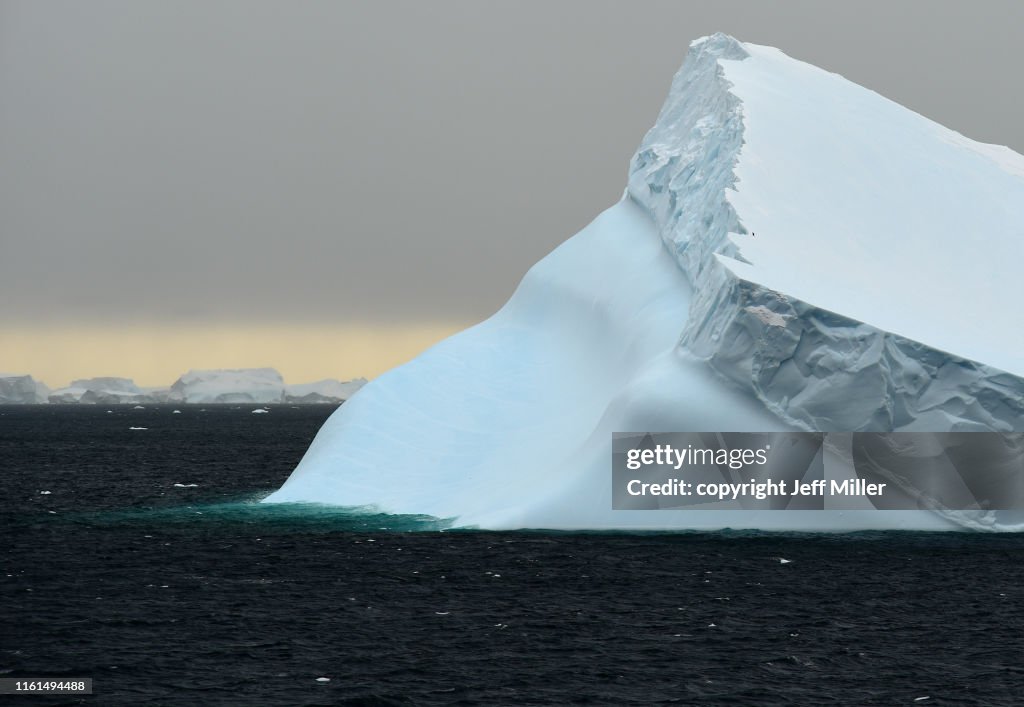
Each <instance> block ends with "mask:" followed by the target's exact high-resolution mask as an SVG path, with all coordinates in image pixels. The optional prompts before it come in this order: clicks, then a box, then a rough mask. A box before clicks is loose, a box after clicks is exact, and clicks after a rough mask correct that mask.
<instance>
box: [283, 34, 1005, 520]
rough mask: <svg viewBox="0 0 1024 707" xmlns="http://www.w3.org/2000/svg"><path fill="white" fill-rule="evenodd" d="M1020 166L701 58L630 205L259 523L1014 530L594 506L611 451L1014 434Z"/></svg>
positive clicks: (410, 378)
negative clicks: (312, 514)
mask: <svg viewBox="0 0 1024 707" xmlns="http://www.w3.org/2000/svg"><path fill="white" fill-rule="evenodd" d="M1020 262H1024V157H1022V156H1021V155H1018V154H1016V153H1014V152H1012V151H1011V150H1009V149H1007V148H1003V147H998V146H992V145H983V144H980V143H976V142H974V141H971V140H969V139H967V138H965V137H963V136H961V135H959V134H958V133H955V132H953V131H951V130H948V129H946V128H944V127H942V126H940V125H938V124H936V123H934V122H932V121H929V120H927V119H926V118H924V117H922V116H920V115H918V114H916V113H913V112H912V111H909V110H907V109H905V108H903V107H901V106H899V105H898V104H896V103H893V102H892V101H889V100H887V99H885V98H883V97H881V96H879V95H878V94H876V93H874V92H872V91H870V90H867V89H865V88H862V87H860V86H857V85H855V84H853V83H851V82H849V81H847V80H845V79H843V78H842V77H840V76H838V75H836V74H832V73H829V72H827V71H824V70H822V69H819V68H817V67H814V66H811V65H808V64H805V63H803V62H799V61H796V60H794V59H791V58H789V57H787V56H786V55H785V54H783V53H782V52H780V51H778V50H777V49H773V48H770V47H761V46H757V45H751V44H745V43H741V42H738V41H737V40H735V39H733V38H731V37H728V36H725V35H721V34H718V35H714V36H712V37H706V38H703V39H700V40H697V41H696V42H694V43H693V44H692V45H691V47H690V52H689V54H688V56H687V59H686V61H685V63H684V64H683V67H682V68H681V69H680V71H679V72H678V74H677V75H676V77H675V79H674V80H673V83H672V88H671V91H670V93H669V96H668V99H667V100H666V102H665V105H664V107H663V108H662V111H661V114H660V115H659V117H658V120H657V122H656V124H655V126H654V127H653V128H652V129H651V130H650V131H649V132H648V134H647V135H646V137H645V138H644V139H643V141H642V143H641V145H640V148H639V149H638V151H637V153H636V155H635V156H634V157H633V159H632V161H631V164H630V170H629V177H628V188H627V191H626V194H625V195H624V197H623V200H622V201H621V202H619V203H618V204H616V205H615V206H613V207H611V208H610V209H608V210H607V211H606V212H604V213H603V214H601V215H600V216H599V217H598V218H597V219H596V220H595V221H594V222H593V223H591V224H590V225H589V226H588V227H587V228H585V229H584V230H583V231H581V232H580V233H579V234H577V235H576V236H574V237H573V238H571V239H569V240H568V241H566V242H565V243H563V244H562V245H561V246H560V247H558V248H557V249H556V250H555V251H554V252H552V253H551V254H550V255H549V256H547V257H546V258H544V259H543V260H542V261H541V262H539V263H537V265H535V266H534V267H533V268H531V269H530V271H529V272H528V273H527V274H526V276H525V277H524V278H523V281H522V283H521V284H520V286H519V288H518V289H517V290H516V292H515V294H514V295H513V297H512V298H511V299H510V300H509V302H508V303H507V304H506V305H505V306H504V307H503V308H502V309H501V310H500V311H499V312H498V313H497V314H495V315H494V316H493V317H491V318H490V319H488V320H487V321H485V322H483V323H481V324H479V325H477V326H475V327H472V328H470V329H468V330H466V331H464V332H461V333H459V334H457V335H455V336H453V337H451V338H449V339H447V340H445V341H443V342H441V343H440V344H438V345H437V346H435V347H433V348H432V349H430V350H428V351H427V352H425V353H424V354H422V355H421V356H419V357H418V358H416V359H414V360H412V361H410V362H409V363H407V364H405V365H403V366H400V367H398V368H396V369H394V370H392V371H390V372H388V373H387V374H385V375H383V376H381V377H380V378H378V379H376V380H374V381H373V382H371V383H369V384H368V385H366V386H365V387H364V388H363V389H362V390H361V391H360V392H359V393H358V394H357V395H355V396H354V397H353V398H352V399H351V401H349V402H348V403H347V404H346V405H345V406H343V407H342V408H340V409H339V410H338V411H337V412H335V413H334V415H333V416H332V417H331V418H330V419H329V420H328V421H327V423H326V424H325V425H324V427H323V429H322V430H321V431H320V433H319V434H318V435H317V438H316V439H315V440H314V442H313V444H312V446H311V447H310V449H309V451H308V452H307V454H306V455H305V457H304V458H303V460H302V461H301V463H300V464H299V466H298V467H297V468H296V470H295V471H294V472H293V474H292V475H291V477H290V478H289V479H288V480H287V481H286V483H285V484H284V485H283V486H282V488H281V489H280V490H279V491H277V492H275V493H273V494H271V495H270V496H269V497H268V498H267V499H266V501H267V502H323V503H331V504H337V505H343V506H367V507H374V508H376V509H378V510H381V511H384V512H389V513H415V514H429V515H433V516H436V517H440V518H450V519H453V522H455V523H457V524H463V525H477V526H481V527H487V528H518V527H533V528H645V527H648V528H654V527H657V528H722V527H733V528H764V529H801V530H842V529H866V528H911V529H944V528H955V527H964V526H967V527H985V528H990V529H1017V528H1018V527H1019V526H1018V525H1017V518H1016V516H1015V515H1014V514H1012V513H1011V514H1004V515H1000V514H999V513H988V514H985V513H981V512H977V513H975V514H973V515H971V514H949V513H947V514H938V513H932V512H930V511H924V510H921V511H877V510H851V511H765V512H749V511H692V510H680V511H613V510H611V483H610V465H611V454H610V448H611V434H612V432H618V431H651V432H657V431H674V430H688V431H736V432H739V431H765V432H771V431H784V430H821V431H845V432H853V431H895V430H900V431H903V430H906V431H914V430H920V431H928V430H930V431H957V430H963V431H972V430H995V431H1014V430H1017V431H1020V430H1024V379H1022V376H1024V326H1021V321H1020V320H1021V317H1020V315H1019V314H1018V311H1019V310H1018V306H1017V300H1018V289H1019V287H1018V285H1017V283H1018V280H1019V275H1018V272H1017V271H1018V270H1019V263H1020Z"/></svg>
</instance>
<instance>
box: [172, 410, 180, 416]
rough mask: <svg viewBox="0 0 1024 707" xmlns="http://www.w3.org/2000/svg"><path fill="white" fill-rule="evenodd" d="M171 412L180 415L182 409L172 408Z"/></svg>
mask: <svg viewBox="0 0 1024 707" xmlns="http://www.w3.org/2000/svg"><path fill="white" fill-rule="evenodd" d="M171 414H172V415H180V414H181V410H171Z"/></svg>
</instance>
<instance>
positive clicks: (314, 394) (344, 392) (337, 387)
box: [284, 378, 366, 404]
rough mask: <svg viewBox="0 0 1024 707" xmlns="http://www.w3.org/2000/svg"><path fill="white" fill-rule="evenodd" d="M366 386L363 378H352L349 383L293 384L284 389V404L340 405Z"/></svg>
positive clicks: (330, 381)
mask: <svg viewBox="0 0 1024 707" xmlns="http://www.w3.org/2000/svg"><path fill="white" fill-rule="evenodd" d="M364 385H366V379H365V378H354V379H353V380H350V381H344V382H342V381H339V380H335V379H333V378H325V379H324V380H319V381H314V382H313V383H294V384H289V385H286V386H285V387H284V402H286V403H303V404H309V403H341V402H344V401H346V400H348V399H349V398H351V397H352V396H353V395H355V392H356V391H357V390H359V389H360V388H362V387H363V386H364Z"/></svg>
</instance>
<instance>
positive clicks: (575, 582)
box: [0, 405, 1024, 706]
mask: <svg viewBox="0 0 1024 707" xmlns="http://www.w3.org/2000/svg"><path fill="white" fill-rule="evenodd" d="M255 407H256V406H252V405H248V406H208V407H206V408H200V407H196V406H183V407H179V408H178V409H179V410H180V412H179V413H175V412H173V411H174V409H175V408H174V407H173V406H146V407H145V408H144V409H136V408H133V407H132V406H113V407H104V406H96V407H92V406H82V407H61V406H33V407H15V406H7V407H0V488H2V493H0V532H2V535H0V540H2V544H0V548H2V549H0V602H2V604H0V607H2V611H0V677H91V678H93V680H94V694H93V695H92V696H77V697H62V698H34V697H25V696H17V697H6V698H0V699H6V700H7V702H8V703H10V704H12V705H23V704H24V705H28V704H83V703H92V704H102V705H133V706H134V705H149V704H153V705H236V704H237V705H419V704H424V705H435V704H436V705H448V704H461V705H475V704H483V705H512V704H537V705H540V704H554V705H557V704H595V705H605V704H607V705H629V704H694V705H735V704H739V705H744V704H749V705H776V704H778V705H782V704H800V705H818V704H830V703H838V704H852V705H873V704H879V705H896V704H908V705H951V704H955V705H962V704H977V705H1015V704H1021V703H1022V702H1024V660H1022V658H1021V656H1024V538H1021V537H1019V536H1008V535H973V534H966V533H946V534H928V533H864V534H852V535H850V534H848V535H806V534H804V535H797V534H758V533H739V532H722V533H712V534H708V533H677V534H665V533H662V534H613V533H590V534H588V533H548V532H542V531H530V532H518V533H493V532H475V531H465V530H446V529H445V524H444V523H443V522H439V521H436V520H434V519H429V518H415V517H394V516H382V515H367V514H360V513H354V512H351V511H341V510H337V509H329V508H324V507H317V506H294V507H269V506H259V505H257V504H256V503H255V501H256V500H258V499H259V498H261V497H262V496H264V495H265V494H267V493H269V492H270V491H272V490H274V489H276V488H277V487H278V486H279V485H280V483H281V482H282V481H284V479H285V478H286V477H287V475H288V474H289V473H290V471H291V469H292V468H293V467H294V465H295V464H296V463H297V462H298V460H299V458H300V457H301V455H302V453H303V452H304V451H305V449H306V447H307V446H308V444H309V442H310V441H311V440H312V438H313V436H314V435H315V433H316V431H317V429H318V428H319V427H320V425H321V424H322V423H323V421H324V420H325V419H326V417H327V416H328V415H329V414H330V412H332V411H333V408H331V407H319V406H307V407H296V408H293V407H289V406H270V407H269V410H270V412H269V413H266V414H253V413H252V410H253V409H254V408H255ZM139 428H142V429H139ZM381 473H387V471H386V470H382V472H381ZM396 482H399V483H400V480H396ZM783 560H786V561H785V562H784V561H783ZM318 678H329V681H323V680H318Z"/></svg>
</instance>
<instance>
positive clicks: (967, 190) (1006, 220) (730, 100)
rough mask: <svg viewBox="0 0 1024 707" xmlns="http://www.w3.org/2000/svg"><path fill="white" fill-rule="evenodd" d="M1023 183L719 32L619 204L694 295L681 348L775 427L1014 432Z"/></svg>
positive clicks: (1023, 416)
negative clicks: (654, 236)
mask: <svg viewBox="0 0 1024 707" xmlns="http://www.w3.org/2000/svg"><path fill="white" fill-rule="evenodd" d="M1021 175H1024V158H1021V156H1020V155H1017V154H1016V153H1013V152H1012V151H1010V150H1007V149H1006V148H1001V147H995V146H990V145H981V144H979V143H975V142H973V141H971V140H968V139H967V138H964V137H962V136H960V135H958V134H956V133H953V132H952V131H950V130H947V129H946V128H943V127H941V126H939V125H937V124H935V123H932V122H931V121H928V120H927V119H925V118H923V117H921V116H919V115H916V114H914V113H912V112H910V111H907V110H906V109H903V108H902V107H900V106H898V105H896V104H894V103H892V102H890V101H887V100H886V99H884V98H882V97H880V96H878V95H877V94H875V93H873V92H871V91H868V90H867V89H864V88H861V87H860V86H856V85H855V84H852V83H850V82H848V81H846V80H845V79H843V78H842V77H839V76H837V75H835V74H829V73H828V72H825V71H822V70H820V69H817V68H816V67H812V66H810V65H807V64H803V63H801V62H798V61H795V60H793V59H790V58H789V57H786V56H785V55H784V54H782V53H781V52H779V51H777V50H775V49H771V48H766V47H757V46H753V45H745V44H742V43H740V42H738V41H736V40H735V39H733V38H731V37H727V36H725V35H721V34H719V35H715V36H713V37H710V38H705V39H702V40H698V41H696V42H694V43H693V45H692V46H691V48H690V53H689V55H688V56H687V59H686V61H685V63H684V65H683V67H682V68H681V69H680V71H679V72H678V74H677V75H676V77H675V79H674V81H673V83H672V88H671V91H670V94H669V97H668V99H667V101H666V102H665V105H664V107H663V108H662V111H661V114H660V115H659V117H658V120H657V123H656V124H655V126H654V127H653V128H652V129H651V130H650V132H648V134H647V135H646V137H645V138H644V140H643V142H642V144H641V146H640V148H639V150H638V151H637V153H636V155H635V157H634V158H633V160H632V163H631V165H630V173H629V194H630V196H631V197H632V198H633V199H634V200H635V201H636V202H637V203H639V204H641V205H642V206H643V207H644V208H645V209H646V210H647V211H648V213H649V214H650V215H651V217H652V219H653V220H654V221H655V223H656V224H657V227H658V231H659V233H660V235H661V238H662V240H663V241H664V242H665V244H666V247H667V248H668V249H669V250H670V252H671V253H672V254H673V255H674V257H675V259H676V261H677V262H678V264H679V266H680V267H681V268H682V270H683V271H684V272H685V273H686V276H687V278H688V279H689V280H690V282H691V283H692V285H693V288H694V297H693V301H692V303H691V306H690V311H689V315H688V318H687V320H686V322H685V326H683V327H682V334H681V336H680V344H681V346H682V347H683V348H684V349H685V350H686V351H688V352H689V353H690V354H691V355H693V356H696V357H697V358H699V359H700V360H702V361H705V362H707V364H708V365H709V366H710V367H711V368H712V369H713V370H714V371H716V372H717V373H718V374H719V375H721V376H723V377H724V378H726V379H728V380H729V381H731V382H732V383H734V384H736V385H739V386H740V387H741V388H743V389H745V390H748V391H750V392H751V393H753V394H754V395H756V396H757V397H758V399H760V400H761V401H762V402H763V403H764V404H765V406H766V407H767V408H768V409H770V410H772V411H773V412H775V413H776V414H778V415H779V416H780V417H781V418H782V419H783V420H785V421H787V422H789V423H790V424H793V425H795V426H797V427H801V428H804V429H811V430H826V431H828V430H836V431H856V430H914V429H921V430H972V429H992V430H1000V431H1005V430H1020V429H1024V380H1022V378H1021V377H1020V376H1021V375H1022V374H1024V365H1022V364H1021V359H1020V352H1021V351H1022V350H1024V349H1022V348H1021V345H1024V340H1021V337H1020V333H1019V332H1020V331H1021V329H1022V327H1021V324H1022V322H1021V318H1020V316H1019V314H1018V312H1017V310H1016V305H1015V302H1016V299H1017V296H1016V293H1015V292H1014V288H1015V287H1016V282H1017V278H1016V277H1015V276H1014V275H1013V270H1015V269H1016V268H1017V267H1018V265H1017V264H1018V263H1020V262H1021V260H1022V258H1024V231H1022V224H1024V179H1022V178H1021ZM979 322H984V324H983V326H980V327H979V326H978V323H979ZM1001 330H1002V331H1001ZM958 332H959V333H958ZM999 366H1003V368H1004V369H1002V370H1001V369H1000V368H999Z"/></svg>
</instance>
